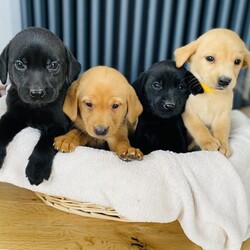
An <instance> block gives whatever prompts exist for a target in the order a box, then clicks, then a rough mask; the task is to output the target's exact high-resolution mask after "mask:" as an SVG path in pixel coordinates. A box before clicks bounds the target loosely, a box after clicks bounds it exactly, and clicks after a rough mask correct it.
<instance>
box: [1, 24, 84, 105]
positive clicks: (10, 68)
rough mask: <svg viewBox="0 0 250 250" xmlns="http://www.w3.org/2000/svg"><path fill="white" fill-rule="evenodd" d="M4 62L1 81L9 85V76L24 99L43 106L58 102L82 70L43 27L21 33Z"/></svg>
mask: <svg viewBox="0 0 250 250" xmlns="http://www.w3.org/2000/svg"><path fill="white" fill-rule="evenodd" d="M0 62H1V65H2V67H1V71H0V79H1V81H2V82H3V83H5V82H6V80H7V74H8V73H9V78H10V81H11V84H12V86H13V87H14V88H16V89H17V92H18V95H19V97H20V98H21V100H22V101H23V102H25V103H28V104H31V105H39V106H40V105H46V104H48V103H52V102H54V101H55V100H56V99H57V97H58V96H59V93H60V91H61V90H62V88H63V87H64V86H66V85H67V84H66V83H68V85H69V83H71V82H72V81H73V80H74V79H75V78H76V77H77V75H78V73H79V72H80V70H81V66H80V63H79V62H78V61H77V60H76V59H75V58H74V57H73V55H72V54H71V52H70V51H69V50H68V49H67V48H66V47H65V46H64V44H63V42H62V41H61V40H60V39H59V38H58V37H57V36H56V35H54V34H53V33H51V32H50V31H48V30H46V29H43V28H28V29H25V30H23V31H21V32H19V33H18V34H17V35H16V36H15V37H14V38H13V39H12V40H11V41H10V42H9V44H8V45H7V46H6V48H5V49H4V50H3V52H2V54H1V56H0ZM66 87H67V86H66Z"/></svg>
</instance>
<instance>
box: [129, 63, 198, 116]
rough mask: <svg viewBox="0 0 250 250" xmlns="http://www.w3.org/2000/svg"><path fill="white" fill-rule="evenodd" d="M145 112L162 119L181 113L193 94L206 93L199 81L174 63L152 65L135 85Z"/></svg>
mask: <svg viewBox="0 0 250 250" xmlns="http://www.w3.org/2000/svg"><path fill="white" fill-rule="evenodd" d="M133 87H134V88H135V90H136V93H137V95H138V96H139V99H140V101H141V102H142V104H143V108H144V111H145V112H149V113H152V114H154V115H155V116H157V117H160V118H170V117H174V116H177V115H179V114H181V113H182V112H183V110H184V107H185V103H186V100H187V98H188V96H189V94H190V93H192V94H194V95H196V94H199V93H203V89H202V87H201V85H200V83H199V82H198V80H197V79H196V78H195V77H194V76H193V75H192V74H191V73H190V72H189V71H188V70H186V69H185V68H183V67H181V68H177V67H176V66H175V62H173V61H162V62H158V63H155V64H153V65H152V66H151V67H150V68H149V69H148V70H147V71H145V72H143V73H142V74H141V75H140V76H139V78H138V79H137V80H136V81H135V82H134V83H133Z"/></svg>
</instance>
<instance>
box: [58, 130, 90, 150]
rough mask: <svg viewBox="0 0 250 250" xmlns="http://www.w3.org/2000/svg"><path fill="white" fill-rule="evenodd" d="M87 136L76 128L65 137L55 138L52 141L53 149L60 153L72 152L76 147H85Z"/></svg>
mask: <svg viewBox="0 0 250 250" xmlns="http://www.w3.org/2000/svg"><path fill="white" fill-rule="evenodd" d="M86 137H87V134H84V133H82V132H81V131H79V130H78V129H77V128H75V129H72V130H70V131H69V132H68V133H67V134H65V135H60V136H57V137H56V138H55V139H54V147H55V149H56V150H58V151H61V152H72V151H74V150H75V149H76V147H77V146H80V145H86V144H87V142H88V140H87V138H86Z"/></svg>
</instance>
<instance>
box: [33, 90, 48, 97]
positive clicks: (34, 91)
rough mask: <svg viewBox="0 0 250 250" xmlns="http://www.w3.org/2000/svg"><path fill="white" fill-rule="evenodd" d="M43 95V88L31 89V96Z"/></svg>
mask: <svg viewBox="0 0 250 250" xmlns="http://www.w3.org/2000/svg"><path fill="white" fill-rule="evenodd" d="M44 95H45V91H44V90H43V89H31V90H30V96H31V97H32V98H42V97H44Z"/></svg>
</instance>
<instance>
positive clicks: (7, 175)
mask: <svg viewBox="0 0 250 250" xmlns="http://www.w3.org/2000/svg"><path fill="white" fill-rule="evenodd" d="M5 110H6V104H5V98H1V99H0V115H1V114H2V113H3V112H4V111H5ZM39 135H40V134H39V131H38V130H36V129H32V128H26V129H24V130H22V131H21V132H20V133H19V134H17V135H16V136H15V138H14V139H13V141H12V142H11V143H10V144H9V146H8V148H7V157H6V160H5V162H4V164H3V167H2V169H1V170H0V181H2V182H8V183H12V184H14V185H17V186H20V187H24V188H27V189H30V190H33V191H38V192H42V193H47V194H51V195H57V196H63V197H68V198H71V199H74V200H79V201H86V202H92V203H95V204H100V205H103V206H109V207H112V208H114V209H115V210H116V211H117V212H118V213H119V214H121V215H123V216H124V217H126V218H127V219H129V220H131V221H137V222H161V223H167V222H171V221H174V220H179V222H180V224H181V226H182V228H183V230H184V232H185V234H186V235H187V236H188V237H189V239H190V240H192V241H193V242H194V243H196V244H197V245H199V246H201V247H202V248H203V249H209V250H217V249H218V250H220V249H221V250H222V249H228V250H237V249H240V248H241V245H242V242H243V241H244V240H246V239H247V238H248V237H249V235H250V233H249V232H250V230H249V225H250V217H249V214H250V211H249V208H250V205H249V202H250V201H249V200H250V199H249V198H250V167H249V163H250V121H249V120H248V119H247V117H246V116H245V115H243V114H242V113H241V112H239V111H233V115H232V129H231V135H230V144H231V146H232V149H233V156H232V157H231V158H230V159H227V158H225V157H224V156H223V155H221V154H220V153H218V152H205V151H201V152H192V153H186V154H176V153H173V152H168V151H167V152H166V151H155V152H152V153H151V154H149V155H147V156H145V159H144V160H143V161H140V162H137V161H132V162H123V161H121V160H120V159H119V158H118V157H117V156H116V155H115V154H114V153H113V152H109V151H104V150H98V149H92V148H87V147H78V148H77V149H76V150H75V151H74V152H73V153H57V155H56V156H55V159H54V164H53V169H52V174H51V177H50V179H49V180H48V181H44V182H43V183H42V184H40V185H39V186H32V185H30V183H29V182H28V180H27V178H26V177H25V167H26V165H27V162H28V157H29V155H30V154H31V152H32V150H33V147H34V145H35V144H36V142H37V141H38V139H39Z"/></svg>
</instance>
